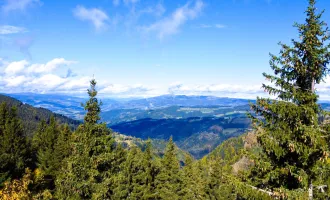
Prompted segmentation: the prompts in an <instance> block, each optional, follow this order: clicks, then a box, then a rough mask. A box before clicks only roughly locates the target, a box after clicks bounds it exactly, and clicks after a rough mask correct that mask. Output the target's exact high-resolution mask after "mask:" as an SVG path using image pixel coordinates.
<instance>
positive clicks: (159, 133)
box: [110, 117, 250, 158]
mask: <svg viewBox="0 0 330 200" xmlns="http://www.w3.org/2000/svg"><path fill="white" fill-rule="evenodd" d="M249 126H250V120H249V119H248V118H246V117H234V118H224V117H222V118H217V117H201V118H198V117H195V118H187V119H150V118H149V119H141V120H136V121H131V122H125V123H120V124H117V125H113V126H110V128H112V129H113V130H114V131H117V132H120V133H122V134H125V135H129V136H134V137H138V138H142V139H148V138H151V139H159V140H168V139H169V138H170V137H171V136H173V140H174V142H175V143H176V144H177V145H178V147H179V148H181V149H183V150H185V151H187V152H189V153H190V154H192V155H193V156H194V157H195V158H201V157H202V156H204V155H206V154H207V153H209V152H210V151H212V150H213V149H214V148H215V147H216V146H218V145H219V144H221V143H222V142H223V141H224V140H226V139H228V138H231V137H235V136H239V135H241V134H243V133H244V132H246V130H247V129H248V128H249Z"/></svg>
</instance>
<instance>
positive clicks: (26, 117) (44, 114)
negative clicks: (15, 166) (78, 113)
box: [0, 94, 81, 136]
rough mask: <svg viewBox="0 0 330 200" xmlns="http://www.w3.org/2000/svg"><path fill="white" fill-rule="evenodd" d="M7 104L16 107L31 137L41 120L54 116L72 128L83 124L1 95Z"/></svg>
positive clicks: (0, 99)
mask: <svg viewBox="0 0 330 200" xmlns="http://www.w3.org/2000/svg"><path fill="white" fill-rule="evenodd" d="M2 102H6V104H7V105H8V106H10V107H11V106H16V107H17V114H18V117H19V118H20V119H21V120H22V123H23V126H24V130H25V133H26V134H27V135H29V136H31V135H32V134H33V133H34V131H35V130H36V129H37V127H38V124H39V122H40V121H41V120H45V121H49V119H50V117H51V116H52V115H53V116H54V117H55V118H56V120H57V121H58V122H59V123H60V124H64V123H67V124H68V125H69V126H70V127H71V128H76V127H77V126H78V125H79V124H80V123H81V122H80V121H77V120H73V119H70V118H68V117H66V116H64V115H61V114H56V113H53V112H52V111H50V110H47V109H45V108H35V107H33V106H31V105H29V104H24V103H22V102H21V101H19V100H17V99H14V98H12V97H8V96H5V95H1V94H0V103H2Z"/></svg>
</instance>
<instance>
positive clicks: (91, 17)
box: [73, 6, 109, 30]
mask: <svg viewBox="0 0 330 200" xmlns="http://www.w3.org/2000/svg"><path fill="white" fill-rule="evenodd" d="M73 14H74V16H75V17H76V18H78V19H79V20H82V21H89V22H91V23H92V24H93V25H94V27H95V29H96V30H100V29H102V28H104V27H105V26H106V21H108V20H109V17H108V15H107V14H106V13H105V12H103V11H102V10H100V9H97V8H90V9H88V8H85V7H83V6H77V7H76V8H75V9H74V10H73Z"/></svg>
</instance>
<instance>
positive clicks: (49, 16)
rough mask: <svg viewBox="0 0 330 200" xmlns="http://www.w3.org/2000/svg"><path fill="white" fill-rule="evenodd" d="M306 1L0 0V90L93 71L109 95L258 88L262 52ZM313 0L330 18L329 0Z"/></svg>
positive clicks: (35, 86)
mask: <svg viewBox="0 0 330 200" xmlns="http://www.w3.org/2000/svg"><path fill="white" fill-rule="evenodd" d="M307 3H308V2H307V0H290V1H288V0H175V1H172V0H94V1H90V0H79V1H78V0H70V1H60V0H58V1H54V0H0V9H1V12H0V92H2V93H22V92H33V93H61V94H69V95H80V94H83V93H85V92H86V89H87V88H88V86H89V80H90V79H91V78H93V77H94V78H96V80H97V81H98V90H99V93H100V94H101V95H104V96H109V97H149V96H157V95H163V94H186V95H213V96H226V97H239V98H255V97H256V96H263V95H265V93H264V91H263V90H262V89H261V84H262V83H267V81H265V79H264V78H263V76H262V73H263V72H271V71H270V67H269V53H273V54H278V52H279V50H280V48H279V46H278V42H280V41H281V42H284V43H287V44H290V41H291V39H292V38H297V35H298V34H297V30H296V28H294V27H293V24H294V22H298V23H303V22H304V19H305V14H304V11H305V9H306V7H307ZM317 7H318V8H319V10H322V9H325V13H324V15H323V20H324V21H326V22H328V23H330V1H329V0H318V3H317ZM327 80H329V81H327ZM329 92H330V78H327V79H326V81H325V83H322V84H321V85H320V86H319V93H320V97H321V99H330V93H329Z"/></svg>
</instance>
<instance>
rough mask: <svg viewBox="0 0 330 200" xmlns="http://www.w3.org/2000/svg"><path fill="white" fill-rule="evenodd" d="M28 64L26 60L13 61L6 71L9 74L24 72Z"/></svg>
mask: <svg viewBox="0 0 330 200" xmlns="http://www.w3.org/2000/svg"><path fill="white" fill-rule="evenodd" d="M28 64H29V63H28V62H27V61H26V60H22V61H17V62H12V63H10V64H9V65H8V66H7V67H6V68H5V73H6V74H9V75H15V74H18V73H20V72H23V70H24V69H25V67H26V66H27V65H28Z"/></svg>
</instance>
